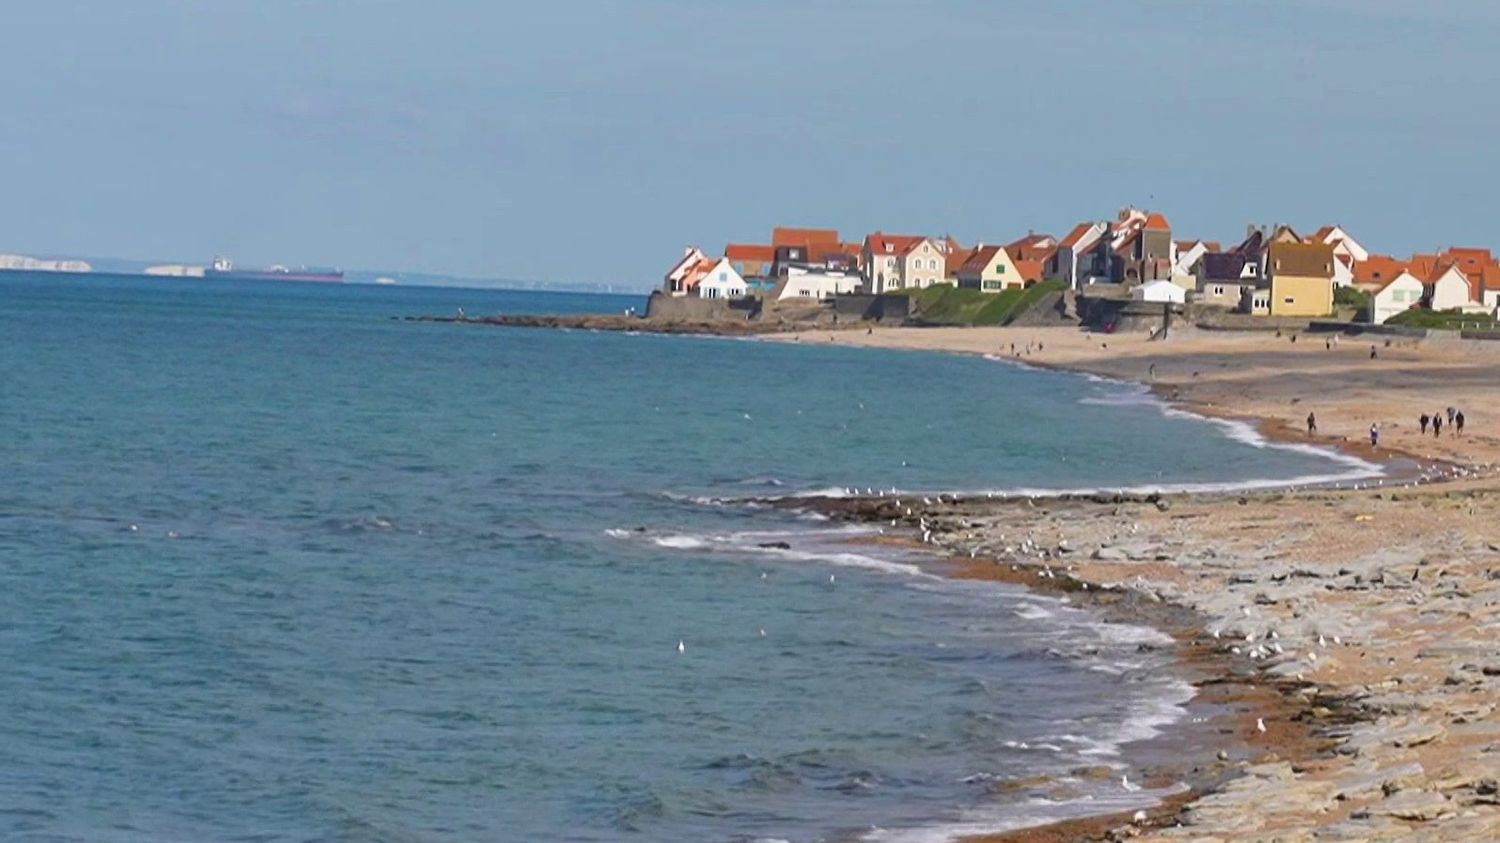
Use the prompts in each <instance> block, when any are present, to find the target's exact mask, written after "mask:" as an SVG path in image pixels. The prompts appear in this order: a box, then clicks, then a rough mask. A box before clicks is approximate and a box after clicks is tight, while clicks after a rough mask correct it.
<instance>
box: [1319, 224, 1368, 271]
mask: <svg viewBox="0 0 1500 843" xmlns="http://www.w3.org/2000/svg"><path fill="white" fill-rule="evenodd" d="M1306 242H1308V243H1322V244H1324V245H1325V246H1332V247H1333V253H1334V254H1335V255H1348V256H1349V258H1350V260H1351V261H1352V262H1354V263H1360V262H1362V261H1367V260H1369V259H1370V252H1369V250H1367V249H1366V248H1365V247H1364V246H1361V245H1360V244H1359V241H1358V240H1355V239H1354V238H1353V237H1351V236H1350V235H1349V232H1347V231H1345V230H1344V228H1343V226H1339V225H1325V226H1323V227H1322V228H1320V229H1318V230H1317V231H1314V232H1313V233H1312V234H1309V235H1308V236H1307V240H1306Z"/></svg>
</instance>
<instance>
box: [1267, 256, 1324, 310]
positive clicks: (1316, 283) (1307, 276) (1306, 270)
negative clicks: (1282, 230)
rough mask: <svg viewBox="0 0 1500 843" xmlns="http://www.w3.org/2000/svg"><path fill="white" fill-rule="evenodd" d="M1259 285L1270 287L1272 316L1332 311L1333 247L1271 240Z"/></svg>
mask: <svg viewBox="0 0 1500 843" xmlns="http://www.w3.org/2000/svg"><path fill="white" fill-rule="evenodd" d="M1266 254H1267V257H1266V274H1267V275H1268V276H1269V279H1268V280H1266V281H1263V282H1262V283H1261V285H1260V286H1261V287H1268V288H1269V290H1270V304H1269V310H1270V314H1271V315H1272V316H1327V315H1329V314H1331V313H1333V247H1332V246H1328V245H1326V244H1321V243H1303V242H1301V238H1298V239H1297V240H1296V242H1293V241H1291V240H1282V239H1275V238H1273V241H1272V243H1271V246H1270V248H1268V249H1267V250H1266Z"/></svg>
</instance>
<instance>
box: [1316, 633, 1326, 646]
mask: <svg viewBox="0 0 1500 843" xmlns="http://www.w3.org/2000/svg"><path fill="white" fill-rule="evenodd" d="M1318 646H1319V647H1327V646H1328V642H1327V641H1324V640H1323V636H1321V635H1319V636H1318Z"/></svg>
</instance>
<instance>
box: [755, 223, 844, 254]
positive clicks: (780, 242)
mask: <svg viewBox="0 0 1500 843" xmlns="http://www.w3.org/2000/svg"><path fill="white" fill-rule="evenodd" d="M771 245H772V246H801V247H802V248H804V249H811V248H812V247H814V246H825V247H826V246H833V247H837V246H838V245H839V233H838V231H837V230H836V229H832V228H783V227H781V226H777V227H776V228H773V229H771Z"/></svg>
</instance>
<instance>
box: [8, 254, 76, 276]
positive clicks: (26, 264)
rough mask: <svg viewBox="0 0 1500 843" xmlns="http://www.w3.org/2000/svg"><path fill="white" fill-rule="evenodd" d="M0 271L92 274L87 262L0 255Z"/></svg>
mask: <svg viewBox="0 0 1500 843" xmlns="http://www.w3.org/2000/svg"><path fill="white" fill-rule="evenodd" d="M0 269H25V270H30V271H32V272H93V271H94V268H93V267H92V266H89V264H88V261H77V260H43V259H41V258H32V257H27V256H26V255H5V254H0Z"/></svg>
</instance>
